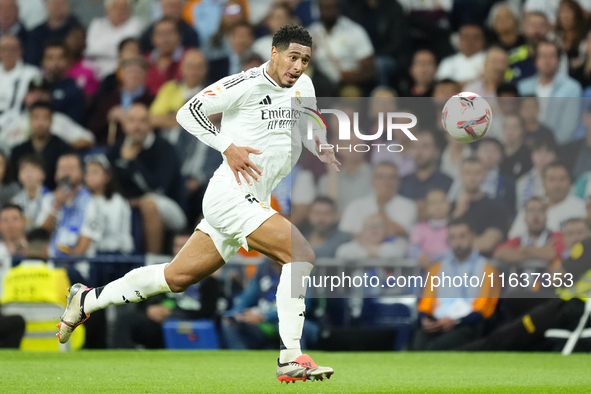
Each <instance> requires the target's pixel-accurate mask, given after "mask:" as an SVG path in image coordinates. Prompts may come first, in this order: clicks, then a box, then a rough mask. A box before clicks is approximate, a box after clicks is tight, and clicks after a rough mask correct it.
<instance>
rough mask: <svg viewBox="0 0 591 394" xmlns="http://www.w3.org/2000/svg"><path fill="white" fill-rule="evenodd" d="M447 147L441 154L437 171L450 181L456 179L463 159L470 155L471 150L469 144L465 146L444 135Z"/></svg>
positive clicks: (446, 134)
mask: <svg viewBox="0 0 591 394" xmlns="http://www.w3.org/2000/svg"><path fill="white" fill-rule="evenodd" d="M445 139H446V140H447V146H446V147H445V149H443V153H441V165H440V167H439V169H440V170H441V172H442V173H443V174H445V175H447V176H449V177H450V178H451V179H458V178H459V177H460V172H461V169H462V163H463V162H464V159H467V158H468V157H470V156H471V155H472V149H471V147H470V145H469V144H465V143H463V142H461V141H458V140H456V139H454V138H452V137H451V136H450V135H449V134H448V133H445Z"/></svg>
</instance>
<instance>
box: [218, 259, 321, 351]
mask: <svg viewBox="0 0 591 394" xmlns="http://www.w3.org/2000/svg"><path fill="white" fill-rule="evenodd" d="M280 268H281V266H280V265H279V264H276V263H275V262H274V261H270V260H265V261H264V262H263V263H261V264H259V266H258V267H257V271H256V274H255V276H254V277H253V278H252V279H251V280H250V283H249V284H248V287H247V288H246V289H245V290H244V292H243V293H242V294H241V296H240V298H239V302H238V303H237V304H236V305H235V306H234V307H233V308H232V309H231V310H229V311H227V312H226V313H224V317H223V319H222V334H223V337H224V342H225V344H226V346H227V347H228V348H229V349H233V350H245V349H266V348H270V347H271V346H274V345H275V343H276V341H277V337H278V336H279V335H278V334H279V331H278V330H279V329H278V321H279V319H278V316H277V306H276V305H275V304H276V303H275V293H276V291H277V284H278V283H279V272H280V270H279V269H280ZM310 300H311V299H309V298H308V299H306V309H307V310H308V311H310V309H311V308H310V305H311V302H310ZM319 332H320V329H319V327H318V325H317V324H316V323H315V322H314V321H313V320H312V319H306V321H305V323H304V329H303V331H302V338H301V339H300V343H301V346H302V349H309V348H310V347H313V346H314V345H315V344H316V342H317V340H318V336H319Z"/></svg>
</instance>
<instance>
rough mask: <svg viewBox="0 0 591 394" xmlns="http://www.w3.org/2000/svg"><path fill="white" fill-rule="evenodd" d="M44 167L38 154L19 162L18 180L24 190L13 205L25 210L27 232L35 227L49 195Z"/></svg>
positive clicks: (13, 201) (15, 198)
mask: <svg viewBox="0 0 591 394" xmlns="http://www.w3.org/2000/svg"><path fill="white" fill-rule="evenodd" d="M43 166H44V165H43V160H42V159H41V157H39V156H38V155H36V154H28V155H25V156H23V157H22V158H21V159H20V161H19V162H18V180H19V182H20V183H21V185H22V186H23V188H22V190H21V191H20V192H18V194H17V195H15V196H14V197H13V198H12V203H13V204H16V205H18V206H19V207H21V209H22V210H23V215H24V216H25V220H26V226H25V229H26V230H31V229H32V228H33V227H34V226H35V223H36V221H37V216H39V214H40V212H41V202H42V201H43V196H45V195H46V194H47V193H49V189H47V188H46V187H45V186H43V181H44V180H45V169H44V168H43Z"/></svg>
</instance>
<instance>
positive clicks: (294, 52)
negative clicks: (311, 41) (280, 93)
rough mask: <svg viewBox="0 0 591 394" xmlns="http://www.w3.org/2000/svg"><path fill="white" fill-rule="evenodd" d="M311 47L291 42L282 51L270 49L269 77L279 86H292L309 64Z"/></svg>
mask: <svg viewBox="0 0 591 394" xmlns="http://www.w3.org/2000/svg"><path fill="white" fill-rule="evenodd" d="M311 56H312V49H311V48H310V47H307V46H304V45H301V44H296V43H294V42H292V43H291V44H289V47H287V49H285V50H284V51H281V52H279V51H278V50H277V48H275V47H273V49H271V60H272V61H271V64H272V66H271V70H270V71H271V72H270V74H271V77H272V78H273V79H274V80H275V82H277V83H279V85H280V86H281V87H284V88H289V87H292V86H293V85H294V84H295V83H296V81H297V80H298V78H299V77H300V76H301V75H302V74H303V73H304V71H306V69H307V68H308V65H309V64H310V58H311Z"/></svg>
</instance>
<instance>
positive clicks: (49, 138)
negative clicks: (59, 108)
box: [10, 101, 73, 190]
mask: <svg viewBox="0 0 591 394" xmlns="http://www.w3.org/2000/svg"><path fill="white" fill-rule="evenodd" d="M29 114H30V130H31V137H30V138H29V139H28V140H26V141H25V142H23V143H22V144H20V145H17V146H15V147H14V148H13V149H12V152H11V155H10V164H11V168H12V169H13V177H16V175H17V174H16V171H17V169H18V163H19V161H20V159H21V158H22V157H23V156H25V155H27V154H30V153H37V154H39V155H40V156H41V157H42V158H43V163H44V165H45V185H46V186H47V187H48V188H49V189H50V190H53V189H54V188H55V169H56V164H57V161H58V158H59V157H60V156H61V155H64V154H66V153H70V152H72V150H73V149H72V147H71V146H70V145H69V144H68V143H66V142H64V141H63V140H62V139H61V138H59V137H58V136H56V135H53V134H52V133H51V121H52V116H53V111H52V109H51V104H49V103H48V102H44V101H39V102H37V103H35V104H33V105H32V106H31V107H30V108H29Z"/></svg>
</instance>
